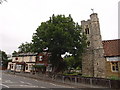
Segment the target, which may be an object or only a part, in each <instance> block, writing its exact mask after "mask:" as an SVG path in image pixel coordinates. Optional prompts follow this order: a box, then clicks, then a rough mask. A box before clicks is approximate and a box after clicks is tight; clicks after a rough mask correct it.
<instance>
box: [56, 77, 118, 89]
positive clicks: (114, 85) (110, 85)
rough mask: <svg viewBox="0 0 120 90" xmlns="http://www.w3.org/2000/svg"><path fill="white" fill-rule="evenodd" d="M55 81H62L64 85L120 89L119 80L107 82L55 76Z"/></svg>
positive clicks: (97, 79) (102, 79) (95, 79)
mask: <svg viewBox="0 0 120 90" xmlns="http://www.w3.org/2000/svg"><path fill="white" fill-rule="evenodd" d="M55 79H56V80H62V82H64V83H75V84H79V83H82V84H88V85H91V86H102V87H106V88H115V89H120V80H109V79H104V78H93V77H81V76H62V75H57V76H56V78H55Z"/></svg>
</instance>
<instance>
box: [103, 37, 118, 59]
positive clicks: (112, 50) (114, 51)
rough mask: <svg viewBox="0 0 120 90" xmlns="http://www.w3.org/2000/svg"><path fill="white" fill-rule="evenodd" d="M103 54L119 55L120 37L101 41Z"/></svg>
mask: <svg viewBox="0 0 120 90" xmlns="http://www.w3.org/2000/svg"><path fill="white" fill-rule="evenodd" d="M102 43H103V48H104V56H106V57H107V56H109V57H110V56H120V39H116V40H107V41H102Z"/></svg>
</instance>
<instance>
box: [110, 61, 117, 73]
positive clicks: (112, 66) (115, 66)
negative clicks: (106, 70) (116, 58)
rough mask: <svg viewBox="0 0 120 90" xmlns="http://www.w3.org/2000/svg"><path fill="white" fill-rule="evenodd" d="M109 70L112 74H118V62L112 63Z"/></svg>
mask: <svg viewBox="0 0 120 90" xmlns="http://www.w3.org/2000/svg"><path fill="white" fill-rule="evenodd" d="M111 69H112V71H113V72H118V62H112V63H111Z"/></svg>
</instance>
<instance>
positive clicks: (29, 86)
mask: <svg viewBox="0 0 120 90" xmlns="http://www.w3.org/2000/svg"><path fill="white" fill-rule="evenodd" d="M9 86H14V87H15V86H17V87H18V86H19V87H23V88H24V87H34V88H35V87H38V86H31V85H9Z"/></svg>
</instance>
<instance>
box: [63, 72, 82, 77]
mask: <svg viewBox="0 0 120 90" xmlns="http://www.w3.org/2000/svg"><path fill="white" fill-rule="evenodd" d="M63 75H68V76H74V75H81V73H79V72H69V73H64V74H63Z"/></svg>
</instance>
